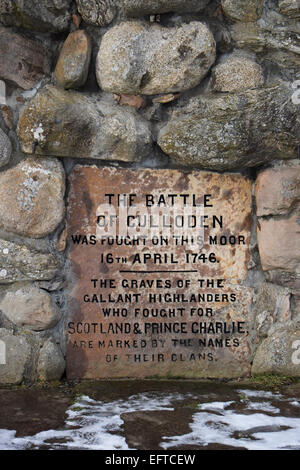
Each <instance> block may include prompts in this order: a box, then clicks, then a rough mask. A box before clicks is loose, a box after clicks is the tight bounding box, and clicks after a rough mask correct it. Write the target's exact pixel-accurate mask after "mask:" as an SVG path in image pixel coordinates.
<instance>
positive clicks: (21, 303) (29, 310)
mask: <svg viewBox="0 0 300 470" xmlns="http://www.w3.org/2000/svg"><path fill="white" fill-rule="evenodd" d="M0 309H1V310H2V313H4V315H5V316H6V317H7V318H8V319H9V320H10V321H11V322H12V323H14V324H15V325H16V326H18V327H20V328H25V329H28V330H33V331H44V330H48V329H49V328H53V327H54V326H55V325H56V324H57V323H58V322H59V320H60V318H61V313H60V312H59V310H58V308H57V306H56V305H55V304H54V303H53V301H52V297H51V295H50V294H48V292H46V291H45V290H42V289H39V288H38V287H34V286H31V285H25V286H19V287H15V288H12V289H10V290H8V291H7V292H6V294H5V295H4V297H3V299H2V300H1V302H0Z"/></svg>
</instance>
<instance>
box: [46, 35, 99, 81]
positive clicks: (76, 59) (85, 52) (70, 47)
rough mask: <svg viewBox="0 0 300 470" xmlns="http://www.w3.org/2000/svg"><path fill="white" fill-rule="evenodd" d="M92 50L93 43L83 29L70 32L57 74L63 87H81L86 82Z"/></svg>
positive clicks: (57, 67)
mask: <svg viewBox="0 0 300 470" xmlns="http://www.w3.org/2000/svg"><path fill="white" fill-rule="evenodd" d="M91 52H92V43H91V39H90V37H89V36H88V34H87V33H86V32H85V31H83V30H77V31H74V32H73V33H70V34H69V36H68V37H67V39H66V40H65V42H64V45H63V47H62V49H61V51H60V54H59V58H58V61H57V64H56V68H55V76H56V78H57V81H58V83H59V84H60V85H61V86H62V87H63V88H66V89H67V88H79V87H81V86H82V85H84V84H85V82H86V79H87V76H88V71H89V65H90V59H91Z"/></svg>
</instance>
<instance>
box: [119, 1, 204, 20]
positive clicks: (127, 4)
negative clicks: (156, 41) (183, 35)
mask: <svg viewBox="0 0 300 470" xmlns="http://www.w3.org/2000/svg"><path fill="white" fill-rule="evenodd" d="M121 3H122V7H123V12H124V14H125V15H127V16H131V17H135V16H143V15H150V14H158V13H168V12H178V13H184V12H198V11H201V10H203V9H204V8H205V7H206V5H207V4H208V3H209V0H121Z"/></svg>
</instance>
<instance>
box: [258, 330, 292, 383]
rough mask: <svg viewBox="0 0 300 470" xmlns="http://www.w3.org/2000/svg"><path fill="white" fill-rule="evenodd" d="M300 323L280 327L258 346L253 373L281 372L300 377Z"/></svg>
mask: <svg viewBox="0 0 300 470" xmlns="http://www.w3.org/2000/svg"><path fill="white" fill-rule="evenodd" d="M299 344H300V325H299V323H298V325H294V327H293V328H289V329H280V330H278V331H275V332H274V333H273V334H272V335H271V336H269V337H268V338H266V339H265V340H264V341H263V342H262V343H261V345H260V346H259V347H258V349H257V351H256V354H255V357H254V361H253V367H252V374H281V375H285V376H291V377H300V360H299V359H300V358H299Z"/></svg>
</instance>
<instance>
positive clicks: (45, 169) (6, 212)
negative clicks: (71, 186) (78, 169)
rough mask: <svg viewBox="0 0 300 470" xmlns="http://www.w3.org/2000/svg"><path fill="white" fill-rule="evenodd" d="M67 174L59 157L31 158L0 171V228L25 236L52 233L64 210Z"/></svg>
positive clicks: (35, 236)
mask: <svg viewBox="0 0 300 470" xmlns="http://www.w3.org/2000/svg"><path fill="white" fill-rule="evenodd" d="M64 193H65V174H64V170H63V167H62V164H61V163H60V162H59V161H58V160H57V159H50V158H41V159H39V160H37V159H34V158H28V159H27V160H23V161H21V162H20V163H19V164H18V165H17V166H16V167H14V168H11V169H9V170H7V171H4V172H2V173H0V227H2V228H4V229H5V230H6V231H7V232H12V233H16V234H18V235H22V236H25V237H33V238H41V237H45V236H46V235H48V234H49V233H51V232H53V231H54V230H55V228H56V227H57V226H58V224H59V223H60V222H61V220H62V218H63V216H64V212H65V204H64Z"/></svg>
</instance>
